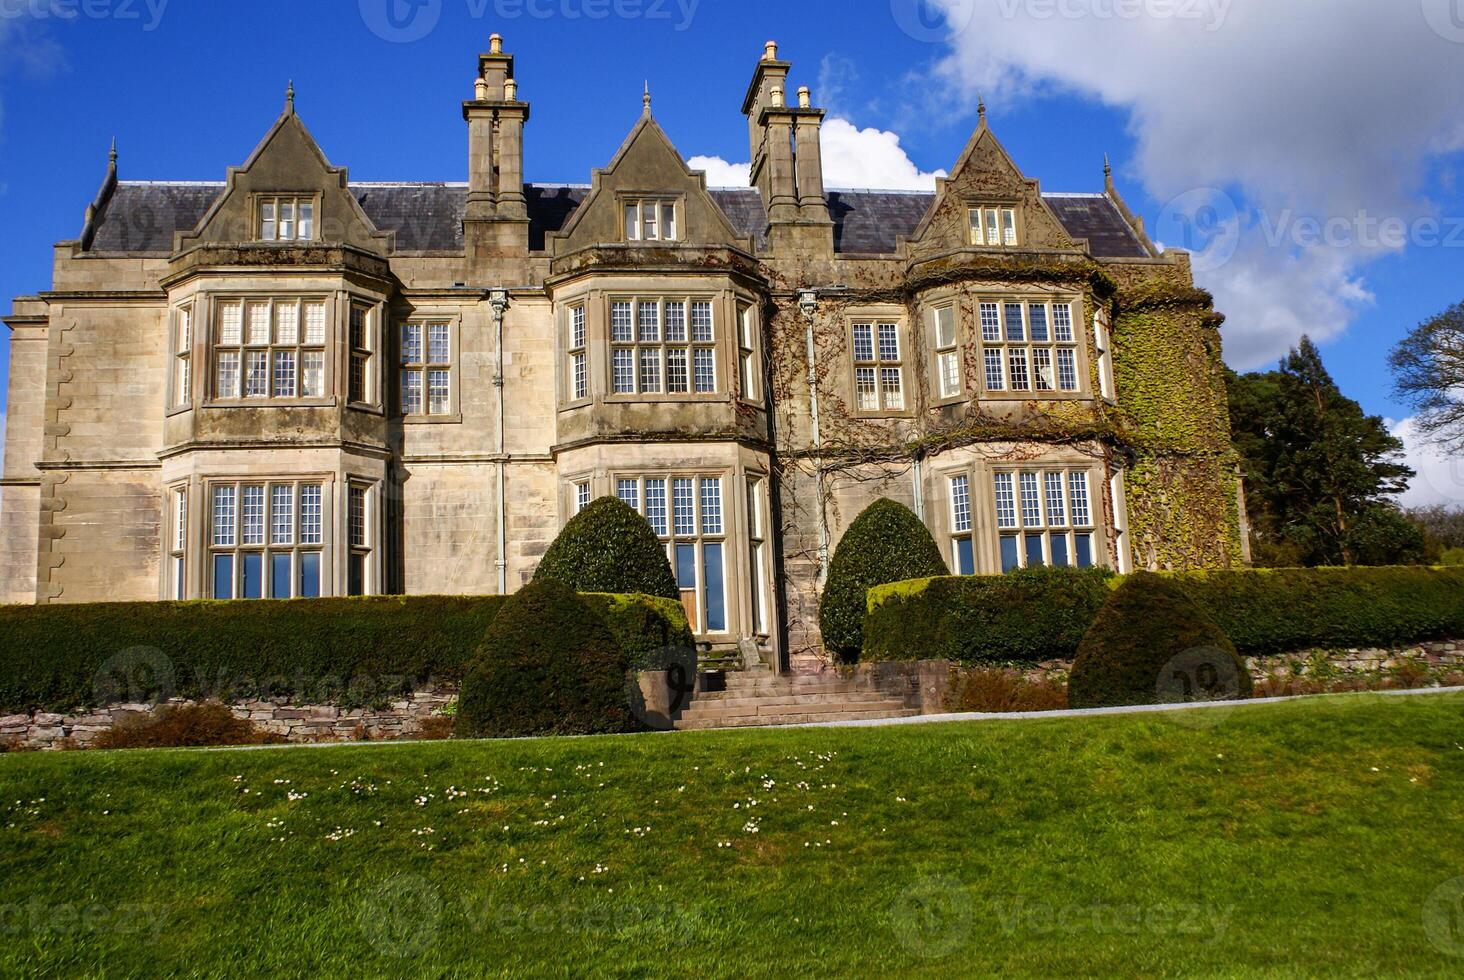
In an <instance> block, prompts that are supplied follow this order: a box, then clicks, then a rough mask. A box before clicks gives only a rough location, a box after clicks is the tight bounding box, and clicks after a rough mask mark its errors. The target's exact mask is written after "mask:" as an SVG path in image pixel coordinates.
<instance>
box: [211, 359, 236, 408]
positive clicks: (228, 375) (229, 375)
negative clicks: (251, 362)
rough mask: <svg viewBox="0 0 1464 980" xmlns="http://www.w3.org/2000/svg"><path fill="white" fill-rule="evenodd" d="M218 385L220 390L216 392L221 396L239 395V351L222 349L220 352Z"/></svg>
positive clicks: (232, 396) (231, 396) (233, 396)
mask: <svg viewBox="0 0 1464 980" xmlns="http://www.w3.org/2000/svg"><path fill="white" fill-rule="evenodd" d="M218 386H219V387H218V391H217V392H216V393H215V394H216V395H217V396H218V397H219V398H238V397H239V352H238V351H236V350H231V351H221V352H220V353H219V368H218Z"/></svg>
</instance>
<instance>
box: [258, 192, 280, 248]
mask: <svg viewBox="0 0 1464 980" xmlns="http://www.w3.org/2000/svg"><path fill="white" fill-rule="evenodd" d="M275 235H276V232H275V206H274V202H273V201H263V202H261V203H260V205H259V237H260V238H261V239H263V240H264V241H267V242H272V241H274V240H275Z"/></svg>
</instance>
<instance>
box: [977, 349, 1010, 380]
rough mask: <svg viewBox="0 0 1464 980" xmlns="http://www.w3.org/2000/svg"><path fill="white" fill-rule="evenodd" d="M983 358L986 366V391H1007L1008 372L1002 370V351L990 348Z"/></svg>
mask: <svg viewBox="0 0 1464 980" xmlns="http://www.w3.org/2000/svg"><path fill="white" fill-rule="evenodd" d="M983 357H984V359H985V364H986V390H987V391H1005V390H1006V372H1005V371H1003V370H1002V363H1001V349H1000V348H992V347H988V348H986V350H985V352H984V354H983Z"/></svg>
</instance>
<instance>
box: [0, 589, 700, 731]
mask: <svg viewBox="0 0 1464 980" xmlns="http://www.w3.org/2000/svg"><path fill="white" fill-rule="evenodd" d="M583 600H584V602H585V603H586V604H587V605H588V606H589V607H590V608H591V609H592V610H594V611H595V613H596V614H597V615H599V616H600V617H601V618H603V619H604V620H605V622H606V625H607V626H609V628H610V631H611V633H612V634H614V635H615V637H616V639H617V641H619V642H620V643H621V645H622V646H623V647H624V648H625V649H626V650H627V651H628V652H630V653H631V655H632V657H633V658H637V659H644V658H645V656H646V654H648V653H649V652H650V651H653V650H656V649H659V648H661V647H662V646H667V645H675V644H677V643H689V642H690V640H691V637H690V633H689V631H688V630H687V627H686V617H685V614H684V613H683V612H682V611H681V607H680V604H679V603H675V602H670V601H668V600H664V599H652V598H650V597H646V596H585V597H583ZM505 601H506V600H505V599H504V598H503V597H500V596H480V597H464V598H457V597H445V596H411V597H389V598H370V599H309V600H300V601H294V602H187V603H178V602H161V603H159V602H141V603H107V604H96V605H54V606H0V714H9V713H22V712H30V711H36V710H43V711H70V710H73V709H76V708H80V707H87V706H95V705H99V704H104V703H107V702H126V701H151V700H154V699H156V698H158V697H160V696H164V697H166V696H173V697H186V698H218V699H220V700H225V701H236V700H248V699H251V698H254V697H288V698H291V699H294V700H297V701H298V702H300V703H314V704H341V705H346V706H352V705H362V704H370V703H373V702H379V701H381V700H384V699H387V698H388V697H390V696H392V695H395V694H400V693H402V692H404V691H408V690H411V689H412V688H414V687H416V686H418V685H420V684H422V683H425V682H427V681H429V680H430V681H439V682H448V683H456V682H458V681H460V680H461V679H462V677H463V673H464V670H465V669H466V667H467V665H468V663H469V662H470V661H471V660H472V658H473V657H474V655H475V654H476V652H477V650H478V647H479V645H480V644H481V643H482V642H483V637H484V635H485V634H486V632H487V630H488V626H489V624H491V623H492V622H493V620H494V618H495V617H496V616H497V615H498V612H499V610H500V608H501V607H502V605H503V603H504V602H505Z"/></svg>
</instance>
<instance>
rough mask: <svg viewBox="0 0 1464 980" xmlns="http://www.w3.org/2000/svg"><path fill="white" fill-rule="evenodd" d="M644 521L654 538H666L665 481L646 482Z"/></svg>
mask: <svg viewBox="0 0 1464 980" xmlns="http://www.w3.org/2000/svg"><path fill="white" fill-rule="evenodd" d="M646 520H647V521H649V522H650V524H651V530H653V531H655V532H656V536H657V537H660V538H664V537H665V536H666V481H665V480H647V481H646Z"/></svg>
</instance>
